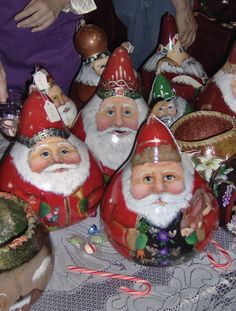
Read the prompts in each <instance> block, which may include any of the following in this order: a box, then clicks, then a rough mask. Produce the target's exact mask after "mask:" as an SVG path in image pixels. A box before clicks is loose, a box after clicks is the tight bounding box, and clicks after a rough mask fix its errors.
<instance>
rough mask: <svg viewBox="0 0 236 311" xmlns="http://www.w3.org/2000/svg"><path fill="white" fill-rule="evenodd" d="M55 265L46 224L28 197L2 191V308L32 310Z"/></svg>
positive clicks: (0, 235) (0, 249)
mask: <svg viewBox="0 0 236 311" xmlns="http://www.w3.org/2000/svg"><path fill="white" fill-rule="evenodd" d="M52 268H53V260H52V249H51V242H50V239H49V233H48V231H47V229H46V227H45V226H44V225H43V224H42V223H41V222H40V221H39V219H38V217H36V214H35V213H34V212H33V210H32V209H31V207H30V205H28V204H27V203H26V202H25V201H22V200H21V199H19V198H18V197H16V196H14V195H11V194H9V193H3V192H0V310H3V311H7V310H26V311H27V310H29V308H30V305H32V304H33V303H34V302H35V301H36V299H38V297H39V296H40V295H41V294H42V292H43V290H44V289H45V287H46V285H47V283H48V281H49V278H50V276H51V274H52ZM39 271H40V273H39Z"/></svg>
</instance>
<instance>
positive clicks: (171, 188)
mask: <svg viewBox="0 0 236 311" xmlns="http://www.w3.org/2000/svg"><path fill="white" fill-rule="evenodd" d="M183 190H184V184H183V182H182V181H174V182H172V183H167V184H166V188H165V192H168V193H171V194H180V193H181V192H182V191H183Z"/></svg>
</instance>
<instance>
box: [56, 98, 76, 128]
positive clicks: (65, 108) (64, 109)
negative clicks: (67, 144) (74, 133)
mask: <svg viewBox="0 0 236 311" xmlns="http://www.w3.org/2000/svg"><path fill="white" fill-rule="evenodd" d="M58 111H59V113H60V116H61V118H62V120H63V122H64V123H65V125H66V126H67V127H69V128H71V126H72V124H73V121H74V120H75V117H76V115H77V108H76V106H75V104H74V103H73V102H72V101H70V102H66V103H65V104H64V105H62V106H60V107H59V108H58Z"/></svg>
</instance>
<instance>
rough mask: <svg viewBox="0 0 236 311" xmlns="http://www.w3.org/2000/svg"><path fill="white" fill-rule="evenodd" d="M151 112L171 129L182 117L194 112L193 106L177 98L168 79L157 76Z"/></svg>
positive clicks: (151, 101)
mask: <svg viewBox="0 0 236 311" xmlns="http://www.w3.org/2000/svg"><path fill="white" fill-rule="evenodd" d="M149 106H150V108H151V112H152V113H153V114H154V115H155V116H156V117H158V118H159V119H160V120H161V121H162V122H163V123H165V125H166V126H168V127H170V126H171V125H172V124H173V123H174V122H175V121H176V120H178V119H179V118H180V117H181V116H183V115H185V114H187V113H189V112H191V111H192V109H191V106H190V105H189V104H188V102H187V101H186V100H185V99H184V98H182V97H181V96H177V95H176V94H175V91H174V90H173V89H172V87H171V85H170V83H169V81H168V80H167V79H166V77H165V76H164V75H163V74H161V73H159V74H157V75H156V77H155V80H154V82H153V85H152V90H151V93H150V95H149Z"/></svg>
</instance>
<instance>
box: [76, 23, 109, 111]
mask: <svg viewBox="0 0 236 311" xmlns="http://www.w3.org/2000/svg"><path fill="white" fill-rule="evenodd" d="M74 42H75V47H76V50H77V51H78V53H79V54H80V55H81V57H82V66H81V67H80V70H79V73H78V75H77V77H76V78H75V80H74V82H73V84H72V86H71V90H70V97H71V98H72V99H73V101H74V102H75V103H76V106H77V108H78V109H79V110H80V109H81V108H82V107H83V106H84V104H85V103H86V102H87V101H88V100H89V99H90V98H91V97H92V96H93V94H94V93H95V91H96V87H97V85H98V82H99V80H100V78H101V75H102V73H103V71H104V68H105V66H106V63H107V60H108V57H109V56H110V52H109V50H108V46H107V45H108V39H107V35H106V33H105V32H104V31H103V29H101V28H100V27H98V26H96V25H93V24H86V23H85V21H84V20H81V24H80V27H79V29H78V30H77V32H76V34H75V38H74Z"/></svg>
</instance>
